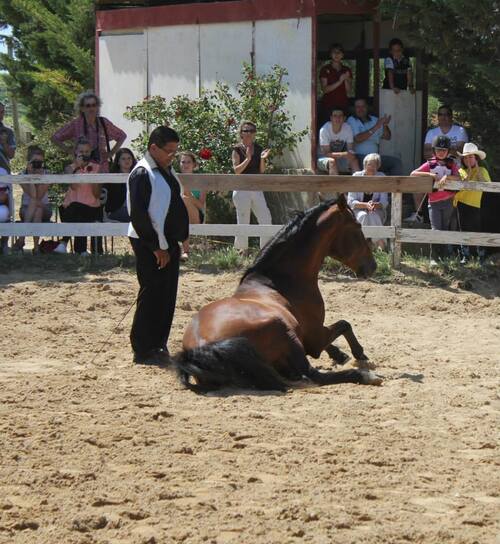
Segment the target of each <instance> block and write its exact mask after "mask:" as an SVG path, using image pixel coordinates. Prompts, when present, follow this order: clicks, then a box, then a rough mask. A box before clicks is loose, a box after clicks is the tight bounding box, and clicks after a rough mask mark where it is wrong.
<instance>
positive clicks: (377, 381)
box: [361, 370, 384, 385]
mask: <svg viewBox="0 0 500 544" xmlns="http://www.w3.org/2000/svg"><path fill="white" fill-rule="evenodd" d="M361 375H362V376H363V381H362V383H363V385H382V382H383V381H384V379H383V378H382V376H379V375H378V374H375V372H372V371H371V370H361Z"/></svg>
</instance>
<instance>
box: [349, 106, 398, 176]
mask: <svg viewBox="0 0 500 544" xmlns="http://www.w3.org/2000/svg"><path fill="white" fill-rule="evenodd" d="M390 121H391V116H390V115H383V116H382V117H381V118H380V119H378V118H377V117H375V116H374V115H369V114H368V103H367V101H366V100H365V99H364V98H357V99H356V101H355V102H354V115H351V117H349V119H347V123H348V124H349V125H350V127H351V128H352V132H353V135H354V151H355V152H356V157H357V158H358V161H359V162H360V163H361V164H363V161H364V158H365V156H366V155H368V154H370V153H377V154H378V152H379V145H380V140H382V139H383V140H390V139H391V137H392V135H391V129H390V128H389V123H390ZM380 159H381V161H382V165H381V167H380V169H381V170H382V172H384V173H385V174H386V175H388V176H400V175H401V174H402V170H403V166H402V164H401V160H400V159H399V158H398V157H391V156H390V155H381V156H380Z"/></svg>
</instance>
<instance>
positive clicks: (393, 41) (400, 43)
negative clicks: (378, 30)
mask: <svg viewBox="0 0 500 544" xmlns="http://www.w3.org/2000/svg"><path fill="white" fill-rule="evenodd" d="M393 45H399V46H401V47H402V48H404V45H403V42H402V41H401V40H400V39H399V38H392V40H391V41H390V42H389V49H390V48H391V47H392V46H393Z"/></svg>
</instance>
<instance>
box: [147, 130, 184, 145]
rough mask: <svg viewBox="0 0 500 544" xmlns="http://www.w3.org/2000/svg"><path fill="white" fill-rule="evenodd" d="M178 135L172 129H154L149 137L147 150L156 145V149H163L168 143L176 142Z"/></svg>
mask: <svg viewBox="0 0 500 544" xmlns="http://www.w3.org/2000/svg"><path fill="white" fill-rule="evenodd" d="M178 141H179V135H178V134H177V132H175V130H174V129H173V128H170V127H164V126H162V127H156V128H155V129H154V130H153V132H152V133H151V134H150V135H149V141H148V149H150V148H151V146H152V145H153V144H156V145H157V146H158V147H164V146H166V145H167V144H168V143H169V142H178Z"/></svg>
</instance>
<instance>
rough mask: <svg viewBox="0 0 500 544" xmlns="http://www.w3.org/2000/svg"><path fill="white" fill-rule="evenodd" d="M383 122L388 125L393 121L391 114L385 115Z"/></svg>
mask: <svg viewBox="0 0 500 544" xmlns="http://www.w3.org/2000/svg"><path fill="white" fill-rule="evenodd" d="M381 121H382V124H383V125H384V126H387V125H388V124H389V123H390V122H391V116H390V115H384V116H383V117H382V119H381Z"/></svg>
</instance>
